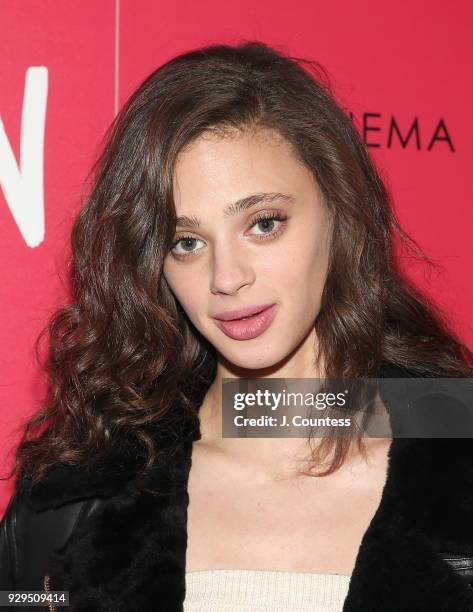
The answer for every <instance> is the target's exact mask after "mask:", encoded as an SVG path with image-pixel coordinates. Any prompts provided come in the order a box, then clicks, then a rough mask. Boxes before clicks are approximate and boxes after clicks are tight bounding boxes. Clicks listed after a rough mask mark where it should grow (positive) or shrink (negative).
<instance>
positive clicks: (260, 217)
mask: <svg viewBox="0 0 473 612" xmlns="http://www.w3.org/2000/svg"><path fill="white" fill-rule="evenodd" d="M261 221H280V224H279V225H278V227H277V228H276V230H274V231H273V232H271V233H269V234H260V235H256V238H257V240H269V239H274V238H277V237H278V236H279V235H280V234H281V232H282V231H283V228H284V225H285V221H287V216H286V215H284V214H283V213H282V212H280V211H277V212H272V213H268V212H262V213H258V214H257V215H256V217H255V218H254V219H252V221H251V226H250V227H254V226H255V225H257V224H258V223H261ZM184 240H199V239H198V238H195V237H194V236H179V238H177V239H176V240H174V242H173V243H172V246H171V251H172V250H173V249H174V248H175V247H176V246H177V245H178V244H179V243H180V242H181V241H184ZM196 252H197V251H190V252H188V253H186V254H185V255H183V254H182V253H180V254H178V255H176V254H175V253H173V255H174V257H176V258H177V259H186V258H187V257H190V256H192V255H194V254H195V253H196Z"/></svg>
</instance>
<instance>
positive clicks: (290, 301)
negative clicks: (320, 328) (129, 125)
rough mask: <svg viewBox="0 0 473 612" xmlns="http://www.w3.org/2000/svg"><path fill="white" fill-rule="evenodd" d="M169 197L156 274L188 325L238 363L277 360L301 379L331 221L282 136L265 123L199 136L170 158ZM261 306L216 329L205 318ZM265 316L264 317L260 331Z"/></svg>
mask: <svg viewBox="0 0 473 612" xmlns="http://www.w3.org/2000/svg"><path fill="white" fill-rule="evenodd" d="M174 200H175V206H176V212H177V217H186V219H182V222H179V221H178V224H177V226H176V232H175V238H174V247H173V249H172V250H171V251H170V252H169V253H168V255H167V256H166V259H165V262H164V277H165V279H166V281H167V283H168V285H169V287H170V289H171V291H172V292H173V294H174V296H175V297H176V298H177V300H178V301H179V302H180V304H181V306H182V308H183V309H184V311H185V312H186V313H187V316H188V317H189V319H190V320H191V321H192V323H193V324H194V325H195V327H196V328H197V329H198V330H199V332H200V333H201V334H202V335H203V336H204V337H205V338H206V339H207V340H208V341H209V342H210V343H211V344H212V345H213V346H214V347H215V349H216V351H217V353H218V354H220V356H222V357H223V358H224V361H225V360H226V361H228V362H229V363H230V364H233V365H234V366H237V367H238V368H245V369H251V370H252V369H259V368H269V367H273V366H276V367H277V365H278V364H281V367H282V366H283V364H284V367H283V370H284V375H288V376H291V375H293V376H294V377H295V376H297V375H298V376H301V375H302V376H308V377H309V376H310V375H311V370H310V367H311V365H312V364H313V361H314V357H315V353H314V349H316V346H317V343H316V336H315V331H314V322H315V319H316V318H317V315H318V313H319V309H320V301H321V295H322V290H323V287H324V283H325V278H326V274H327V267H328V252H329V245H330V239H331V224H330V216H329V213H328V211H327V209H326V206H325V204H324V202H323V199H322V195H321V192H320V189H319V187H318V185H317V183H316V181H315V179H314V177H313V175H312V173H311V172H310V171H309V170H308V169H307V168H306V167H305V166H304V165H303V164H302V163H301V162H299V161H298V160H297V159H296V157H295V155H294V154H293V153H292V150H291V145H290V144H289V143H288V141H286V140H285V139H284V138H282V136H280V135H279V133H278V132H275V131H272V130H268V129H261V130H258V131H257V132H255V131H254V132H252V133H249V132H238V133H235V134H234V135H231V136H230V135H227V136H224V137H223V136H221V135H217V134H215V133H212V134H210V133H209V134H205V135H204V136H201V137H200V138H199V139H197V140H196V141H194V142H193V143H192V144H191V145H190V146H189V147H188V148H187V149H185V150H184V151H182V152H181V153H180V155H179V156H178V159H177V161H176V166H175V173H174ZM242 200H245V202H243V205H242V206H237V205H235V203H237V202H239V201H240V203H241V201H242ZM245 203H246V205H245ZM232 204H233V205H234V206H233V208H232V209H230V210H226V209H227V208H228V207H229V206H230V205H232ZM250 205H251V206H250ZM261 217H262V218H261ZM258 218H260V219H259V220H258ZM190 220H191V221H192V220H193V221H196V220H198V225H192V224H189V223H188V222H189V221H190ZM266 305H274V306H273V307H272V308H271V309H269V311H267V312H266V318H265V317H264V316H263V318H261V316H260V317H259V318H258V316H257V317H256V319H252V320H249V321H248V322H247V323H245V322H244V321H243V322H237V323H229V324H228V325H227V328H226V329H225V330H224V329H222V328H221V327H220V326H219V323H218V322H217V321H216V319H215V318H214V317H215V315H220V314H221V313H228V312H229V311H234V310H240V309H244V308H247V307H251V306H266ZM268 313H269V314H270V315H271V316H272V320H271V323H270V324H269V326H266V327H263V328H261V325H262V323H266V325H267V323H268ZM247 328H249V329H247ZM288 366H289V367H288ZM308 368H309V369H308ZM303 372H304V373H303ZM297 373H298V374H297Z"/></svg>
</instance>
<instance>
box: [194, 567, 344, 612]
mask: <svg viewBox="0 0 473 612" xmlns="http://www.w3.org/2000/svg"><path fill="white" fill-rule="evenodd" d="M349 584H350V576H343V575H339V574H315V573H311V572H284V571H272V570H241V569H216V570H198V571H193V572H187V573H186V597H185V600H184V612H342V609H343V603H344V601H345V597H346V595H347V593H348V586H349Z"/></svg>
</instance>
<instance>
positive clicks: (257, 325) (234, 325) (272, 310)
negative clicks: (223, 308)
mask: <svg viewBox="0 0 473 612" xmlns="http://www.w3.org/2000/svg"><path fill="white" fill-rule="evenodd" d="M257 308H258V307H253V308H252V309H251V308H247V309H246V310H240V311H233V312H227V313H222V315H218V317H219V318H215V323H216V324H217V326H218V327H219V328H220V329H221V330H222V331H223V333H224V334H226V335H227V336H229V337H230V338H233V339H234V340H251V339H252V338H257V337H258V336H260V335H261V334H262V333H263V332H264V331H265V330H266V329H268V327H269V326H270V325H271V323H272V322H273V319H274V317H275V315H276V304H271V305H270V306H266V307H264V306H263V308H264V310H261V311H260V312H257V313H255V310H256V309H257ZM259 308H261V306H260V307H259ZM251 310H252V311H253V313H255V314H252V313H251ZM235 313H236V315H237V316H238V317H249V318H247V319H245V320H242V319H241V318H238V319H230V318H228V317H233V316H234V315H235ZM250 315H252V316H250ZM224 316H225V320H223V317H224Z"/></svg>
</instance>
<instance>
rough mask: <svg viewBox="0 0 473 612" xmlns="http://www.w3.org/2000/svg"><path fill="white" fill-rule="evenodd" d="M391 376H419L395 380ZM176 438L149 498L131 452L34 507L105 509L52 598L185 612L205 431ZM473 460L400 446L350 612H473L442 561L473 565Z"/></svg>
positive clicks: (463, 449)
mask: <svg viewBox="0 0 473 612" xmlns="http://www.w3.org/2000/svg"><path fill="white" fill-rule="evenodd" d="M383 376H385V377H401V378H402V377H406V376H411V374H410V373H409V372H408V371H406V370H400V369H399V368H385V369H384V370H383ZM176 427H177V426H175V427H174V428H173V427H163V428H161V429H160V433H159V435H158V434H156V438H155V439H156V448H157V449H158V460H157V462H156V465H155V468H154V469H153V471H152V472H151V474H150V475H149V477H148V479H147V481H146V482H141V483H140V488H138V487H137V485H136V483H135V482H134V481H133V479H132V478H131V475H132V473H133V462H132V457H133V456H134V454H133V453H134V452H135V454H136V449H133V448H132V446H128V445H126V444H125V443H123V442H122V443H121V446H120V447H117V448H112V450H111V454H110V462H107V466H106V467H105V466H104V468H103V471H102V472H100V473H98V472H95V473H93V474H90V473H88V472H82V471H79V470H77V468H72V467H66V466H61V467H58V468H57V469H56V470H54V471H53V472H51V473H50V475H49V476H48V477H47V478H46V479H45V480H44V481H43V482H42V483H41V484H40V485H38V487H37V488H36V489H34V490H33V494H32V495H31V496H30V497H29V498H28V503H29V504H30V505H31V506H32V507H34V508H36V509H38V510H40V509H42V508H50V507H58V506H60V505H61V504H64V503H65V502H67V501H72V500H76V499H86V498H88V497H97V496H100V497H103V498H105V499H104V502H103V504H102V505H101V508H100V509H99V511H97V512H96V513H94V514H92V516H91V517H89V518H88V519H87V520H84V521H82V522H81V523H79V525H78V527H77V528H76V529H75V531H74V533H73V536H72V537H71V539H70V541H69V542H68V543H67V544H66V546H65V547H64V548H63V549H62V550H59V551H57V552H56V553H55V554H54V555H53V556H52V559H51V572H50V575H51V589H54V590H68V591H69V594H70V601H71V602H72V604H71V609H72V610H77V611H79V610H80V611H89V610H90V611H92V610H94V611H95V610H110V611H112V610H113V611H118V612H120V611H122V610H123V611H125V610H126V611H127V612H129V611H135V610H136V611H138V610H140V611H142V612H143V611H150V612H151V611H153V612H156V611H163V612H182V610H183V601H184V597H185V562H186V547H187V508H188V503H189V496H188V492H187V483H188V477H189V471H190V468H191V454H192V446H193V442H194V441H196V440H198V439H200V428H199V423H198V419H196V420H189V421H188V422H187V423H185V424H184V425H180V426H179V429H176ZM472 450H473V449H472V440H471V439H450V440H449V439H424V440H422V439H397V438H395V439H394V440H393V442H392V444H391V447H390V450H389V463H388V470H387V478H386V483H385V487H384V489H383V494H382V498H381V503H380V505H379V507H378V509H377V511H376V513H375V515H374V517H373V519H372V521H371V524H370V525H369V527H368V529H367V531H366V532H365V534H364V537H363V539H362V542H361V546H360V549H359V552H358V557H357V561H356V565H355V569H354V572H353V575H352V578H351V581H350V587H349V592H348V596H347V598H346V601H345V605H344V608H343V612H380V611H381V610H382V611H383V612H413V611H414V610H415V611H416V612H424V611H425V612H427V611H428V612H433V611H443V610H444V611H451V612H467V611H470V612H471V610H473V591H472V590H471V589H469V588H468V587H467V585H466V584H464V583H463V581H462V580H461V578H460V577H459V576H458V575H457V574H456V573H455V571H454V570H453V569H451V568H450V566H449V565H448V563H447V562H446V561H444V560H443V559H442V557H441V556H440V554H439V553H441V552H448V551H452V552H463V553H465V554H473V520H472V517H473V452H472ZM17 490H18V491H19V493H20V494H22V490H23V484H22V481H21V480H19V482H18V483H17ZM439 602H442V603H439Z"/></svg>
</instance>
